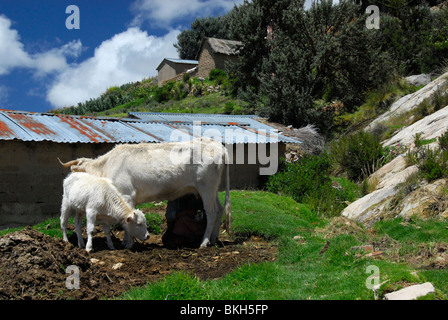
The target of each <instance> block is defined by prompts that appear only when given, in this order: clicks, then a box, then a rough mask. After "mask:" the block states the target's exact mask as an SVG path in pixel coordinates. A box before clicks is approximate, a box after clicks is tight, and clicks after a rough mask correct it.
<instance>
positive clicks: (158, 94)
mask: <svg viewBox="0 0 448 320" xmlns="http://www.w3.org/2000/svg"><path fill="white" fill-rule="evenodd" d="M174 85H175V82H174V81H168V82H167V83H166V84H165V85H164V86H162V87H160V88H157V89H156V91H155V92H154V100H156V101H157V102H159V103H161V102H167V101H169V100H170V98H171V90H172V89H173V87H174Z"/></svg>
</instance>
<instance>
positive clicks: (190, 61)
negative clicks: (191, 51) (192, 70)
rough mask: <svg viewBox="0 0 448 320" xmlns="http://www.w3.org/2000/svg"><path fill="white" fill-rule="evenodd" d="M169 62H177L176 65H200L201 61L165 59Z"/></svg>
mask: <svg viewBox="0 0 448 320" xmlns="http://www.w3.org/2000/svg"><path fill="white" fill-rule="evenodd" d="M165 59H166V60H168V61H171V62H175V63H185V64H199V61H197V60H187V59H172V58H165Z"/></svg>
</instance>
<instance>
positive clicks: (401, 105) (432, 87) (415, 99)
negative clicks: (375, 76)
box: [366, 73, 448, 131]
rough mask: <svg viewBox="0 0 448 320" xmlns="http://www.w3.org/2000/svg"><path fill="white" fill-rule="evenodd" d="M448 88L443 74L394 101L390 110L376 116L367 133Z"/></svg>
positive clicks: (445, 76)
mask: <svg viewBox="0 0 448 320" xmlns="http://www.w3.org/2000/svg"><path fill="white" fill-rule="evenodd" d="M447 86H448V73H445V74H443V75H441V76H440V77H438V78H437V79H435V80H434V81H432V82H430V83H429V84H428V85H426V86H424V87H423V88H421V89H420V90H418V91H416V92H414V93H411V94H408V95H406V96H404V97H402V98H400V99H398V100H397V101H395V102H394V103H393V104H392V106H391V107H390V109H389V110H388V111H386V112H385V113H383V114H381V115H380V116H378V117H377V118H376V119H375V120H373V121H372V122H371V123H370V124H369V125H368V126H367V127H366V130H367V131H372V130H373V129H374V128H375V127H376V126H377V125H378V124H380V123H384V122H387V120H389V119H390V118H392V117H396V116H398V115H400V114H403V113H405V112H408V111H411V110H413V109H415V108H417V107H418V105H419V104H420V103H421V102H422V101H423V100H425V99H432V98H433V97H434V95H435V94H436V93H438V92H440V91H444V93H446V88H447Z"/></svg>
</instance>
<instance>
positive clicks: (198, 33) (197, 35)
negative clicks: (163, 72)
mask: <svg viewBox="0 0 448 320" xmlns="http://www.w3.org/2000/svg"><path fill="white" fill-rule="evenodd" d="M228 35H229V30H228V26H227V20H226V19H225V18H223V17H220V16H218V17H216V18H215V17H206V18H202V19H199V18H196V20H194V21H193V22H192V23H191V28H190V29H188V30H183V31H182V32H181V33H180V34H179V35H178V36H177V43H176V44H174V47H175V48H176V49H177V52H178V53H179V57H180V58H181V59H196V54H197V53H198V51H199V47H200V45H201V42H202V39H203V38H204V37H214V38H223V39H227V38H228Z"/></svg>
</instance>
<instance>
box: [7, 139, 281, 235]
mask: <svg viewBox="0 0 448 320" xmlns="http://www.w3.org/2000/svg"><path fill="white" fill-rule="evenodd" d="M253 146H255V145H252V147H253ZM113 147H114V145H113V144H95V143H78V144H68V143H54V142H24V141H0V229H4V228H7V227H16V226H24V225H34V224H36V223H39V222H42V221H45V220H47V219H49V218H51V217H59V216H60V208H61V201H62V182H63V180H64V178H65V177H66V176H67V174H68V173H69V172H70V169H68V168H64V167H62V166H61V165H60V163H59V162H58V160H57V158H58V157H59V158H60V159H61V161H63V162H67V161H70V160H73V159H77V158H81V157H86V158H96V157H98V156H100V155H102V154H105V153H107V152H108V151H109V150H111V149H112V148H113ZM252 147H249V145H247V144H246V145H244V144H238V145H233V147H232V148H233V151H232V153H233V159H234V160H233V162H232V163H233V164H232V165H231V166H230V185H231V189H257V188H259V187H261V186H262V185H263V182H264V181H265V180H267V177H266V176H260V175H259V168H260V164H259V163H258V162H257V161H256V162H257V163H255V164H247V163H248V159H249V155H250V154H252V155H254V152H255V153H256V152H257V151H256V150H257V149H251V148H252ZM236 148H243V149H242V150H243V153H244V158H243V159H242V161H243V162H244V164H238V162H237V152H239V151H237V149H236ZM278 153H279V154H280V156H282V157H284V153H285V145H284V144H280V145H279V147H278ZM255 159H258V158H257V157H255ZM277 159H278V156H277ZM240 160H241V159H240ZM224 173H225V171H224ZM224 177H225V176H224ZM225 182H226V181H225V179H224V178H223V179H222V181H221V185H220V189H221V190H225Z"/></svg>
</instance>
